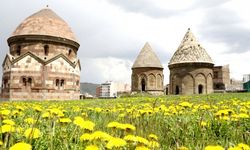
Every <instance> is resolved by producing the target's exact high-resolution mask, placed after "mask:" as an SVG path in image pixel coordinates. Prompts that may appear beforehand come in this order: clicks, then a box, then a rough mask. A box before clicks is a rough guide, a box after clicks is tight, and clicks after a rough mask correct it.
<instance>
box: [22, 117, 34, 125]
mask: <svg viewBox="0 0 250 150" xmlns="http://www.w3.org/2000/svg"><path fill="white" fill-rule="evenodd" d="M24 122H26V123H28V124H35V122H36V121H35V120H34V119H33V118H26V119H25V120H24Z"/></svg>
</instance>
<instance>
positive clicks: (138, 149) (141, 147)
mask: <svg viewBox="0 0 250 150" xmlns="http://www.w3.org/2000/svg"><path fill="white" fill-rule="evenodd" d="M135 150H150V149H149V148H147V147H145V146H136V148H135Z"/></svg>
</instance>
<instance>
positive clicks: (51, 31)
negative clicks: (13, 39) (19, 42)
mask: <svg viewBox="0 0 250 150" xmlns="http://www.w3.org/2000/svg"><path fill="white" fill-rule="evenodd" d="M18 35H49V36H54V37H61V38H66V39H69V40H73V41H75V42H77V40H76V38H75V35H74V33H73V32H72V30H71V29H70V27H69V26H68V24H67V23H66V22H65V21H64V20H63V19H62V18H60V17H59V16H58V15H57V14H56V13H55V12H53V11H52V10H51V9H48V8H45V9H42V10H40V11H38V12H36V13H34V14H33V15H31V16H29V17H28V18H26V19H25V20H24V21H23V22H22V23H21V24H20V25H19V26H18V27H17V28H16V30H15V31H14V32H13V33H12V36H18Z"/></svg>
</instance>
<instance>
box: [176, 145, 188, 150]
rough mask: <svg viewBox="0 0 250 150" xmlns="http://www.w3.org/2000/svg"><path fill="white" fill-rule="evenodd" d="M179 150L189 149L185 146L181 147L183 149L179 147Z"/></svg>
mask: <svg viewBox="0 0 250 150" xmlns="http://www.w3.org/2000/svg"><path fill="white" fill-rule="evenodd" d="M177 150H189V149H188V148H187V147H185V146H181V147H178V149H177Z"/></svg>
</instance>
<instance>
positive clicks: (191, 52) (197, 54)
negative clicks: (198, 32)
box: [169, 29, 213, 65]
mask: <svg viewBox="0 0 250 150" xmlns="http://www.w3.org/2000/svg"><path fill="white" fill-rule="evenodd" d="M180 63H211V64H213V61H212V59H211V57H210V56H209V55H208V53H207V52H206V50H205V49H204V48H203V47H202V46H201V45H200V44H199V42H198V40H197V39H196V38H195V36H194V35H193V33H192V32H191V31H190V29H188V31H187V33H186V34H185V36H184V38H183V40H182V42H181V44H180V46H179V47H178V49H177V51H176V52H175V53H174V55H173V57H172V58H171V60H170V62H169V65H173V64H180Z"/></svg>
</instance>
